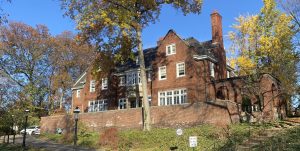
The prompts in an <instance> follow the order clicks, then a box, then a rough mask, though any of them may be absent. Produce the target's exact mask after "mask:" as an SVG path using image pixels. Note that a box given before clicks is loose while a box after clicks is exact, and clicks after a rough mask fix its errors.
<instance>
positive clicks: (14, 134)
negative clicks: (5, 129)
mask: <svg viewBox="0 0 300 151" xmlns="http://www.w3.org/2000/svg"><path fill="white" fill-rule="evenodd" d="M14 116H15V115H11V118H12V127H11V128H12V132H13V144H15V138H16V133H15V130H14V125H15V119H14Z"/></svg>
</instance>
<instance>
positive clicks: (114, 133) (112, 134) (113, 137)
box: [99, 128, 119, 149]
mask: <svg viewBox="0 0 300 151" xmlns="http://www.w3.org/2000/svg"><path fill="white" fill-rule="evenodd" d="M118 142H119V136H118V129H117V128H108V129H106V130H104V131H103V133H102V134H100V140H99V144H100V145H101V146H108V147H111V148H113V149H117V147H118Z"/></svg>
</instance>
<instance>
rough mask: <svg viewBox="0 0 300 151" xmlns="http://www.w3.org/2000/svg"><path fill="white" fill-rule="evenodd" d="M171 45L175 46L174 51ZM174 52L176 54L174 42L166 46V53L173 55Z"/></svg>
mask: <svg viewBox="0 0 300 151" xmlns="http://www.w3.org/2000/svg"><path fill="white" fill-rule="evenodd" d="M173 46H174V48H175V51H173ZM168 47H170V51H171V52H170V54H169V53H168ZM174 54H176V45H175V43H172V44H169V45H167V46H166V55H167V56H170V55H174Z"/></svg>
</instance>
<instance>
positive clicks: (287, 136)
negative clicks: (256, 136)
mask: <svg viewBox="0 0 300 151" xmlns="http://www.w3.org/2000/svg"><path fill="white" fill-rule="evenodd" d="M254 150H266V151H269V150H270V151H271V150H285V151H294V150H300V127H299V126H298V127H294V128H292V129H287V130H285V131H283V132H281V133H279V134H277V135H275V136H273V137H272V138H270V139H269V140H267V141H265V142H264V143H263V144H260V145H258V146H256V147H255V148H254Z"/></svg>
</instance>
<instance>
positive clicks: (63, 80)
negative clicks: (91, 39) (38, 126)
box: [49, 31, 95, 109]
mask: <svg viewBox="0 0 300 151" xmlns="http://www.w3.org/2000/svg"><path fill="white" fill-rule="evenodd" d="M74 37H75V36H74V34H73V33H72V32H69V31H65V32H63V33H61V34H60V35H57V36H56V37H53V46H54V52H53V53H52V54H51V56H50V61H51V63H50V64H51V65H52V71H53V73H52V75H51V76H50V77H49V78H50V81H51V84H50V85H49V86H50V89H51V90H50V91H51V92H52V93H51V92H50V96H52V95H51V94H59V97H60V109H62V104H63V100H64V99H65V98H66V97H70V96H71V93H70V90H71V87H72V84H73V83H74V82H75V80H76V78H77V77H78V76H79V75H80V74H81V73H82V72H83V71H84V70H86V69H87V67H88V66H89V65H90V62H88V61H87V60H94V56H95V49H94V48H93V47H92V46H91V45H88V44H79V43H78V42H76V41H75V39H74ZM56 96H57V95H56ZM50 107H51V109H53V102H52V103H51V105H50Z"/></svg>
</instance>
